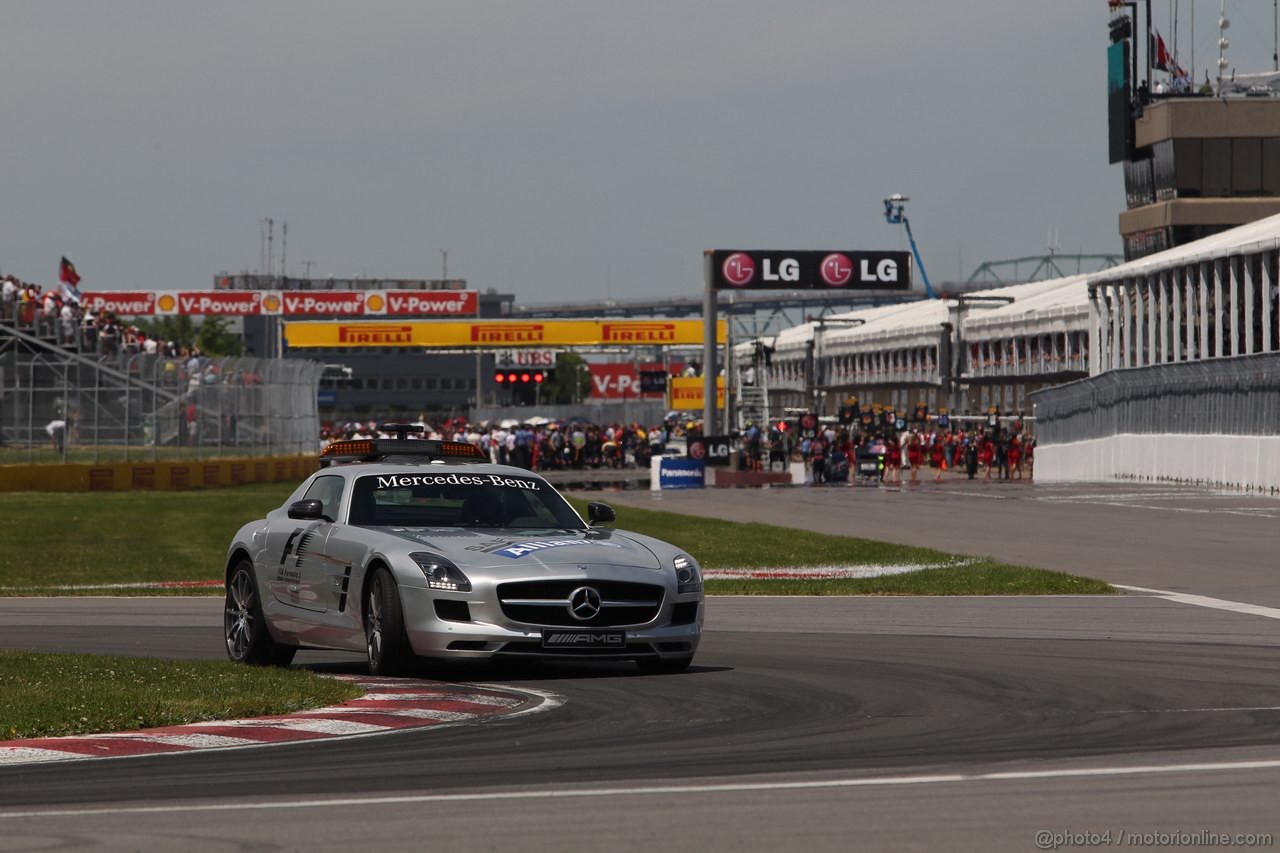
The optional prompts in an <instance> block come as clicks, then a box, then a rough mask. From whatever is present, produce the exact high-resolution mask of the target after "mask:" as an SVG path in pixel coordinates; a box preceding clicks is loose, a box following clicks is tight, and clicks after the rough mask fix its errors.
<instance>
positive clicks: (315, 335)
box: [284, 320, 726, 349]
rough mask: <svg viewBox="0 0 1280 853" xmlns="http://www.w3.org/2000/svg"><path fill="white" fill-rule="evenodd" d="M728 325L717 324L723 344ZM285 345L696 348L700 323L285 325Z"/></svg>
mask: <svg viewBox="0 0 1280 853" xmlns="http://www.w3.org/2000/svg"><path fill="white" fill-rule="evenodd" d="M725 334H726V325H725V321H724V320H721V321H719V322H718V323H717V324H716V341H717V343H724V340H725ZM284 337H285V342H286V343H288V345H289V346H290V347H291V348H297V349H303V348H307V347H324V348H334V347H481V348H501V349H507V348H511V347H539V348H546V347H560V346H563V347H573V346H601V345H610V346H628V345H632V346H696V345H700V344H701V343H702V321H701V320H538V321H526V320H425V321H405V322H396V321H393V320H366V321H362V322H351V323H341V322H339V323H321V322H307V321H299V322H292V323H290V322H286V323H285V324H284Z"/></svg>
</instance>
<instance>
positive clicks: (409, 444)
mask: <svg viewBox="0 0 1280 853" xmlns="http://www.w3.org/2000/svg"><path fill="white" fill-rule="evenodd" d="M389 426H391V425H389ZM394 426H396V427H400V426H405V427H408V425H407V424H404V425H401V424H395V425H394ZM415 429H416V431H418V432H421V430H422V428H421V427H417V428H409V429H406V430H404V432H402V433H401V435H400V436H398V437H396V438H357V439H347V440H343V441H334V442H331V443H330V444H328V445H326V446H325V448H324V449H323V450H321V451H320V466H321V467H322V468H324V467H328V466H329V465H332V464H334V463H344V464H350V463H353V462H366V463H367V462H385V461H399V462H431V461H434V460H437V459H438V460H441V461H461V460H470V461H474V462H487V461H488V460H489V457H488V456H486V455H485V454H484V451H482V450H481V449H480V448H478V447H476V446H475V445H474V444H468V443H467V442H465V441H441V440H439V439H414V438H407V437H404V436H406V435H407V434H408V433H410V432H413V431H415ZM392 457H394V460H392Z"/></svg>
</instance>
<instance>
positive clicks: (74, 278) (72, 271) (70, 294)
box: [58, 255, 81, 305]
mask: <svg viewBox="0 0 1280 853" xmlns="http://www.w3.org/2000/svg"><path fill="white" fill-rule="evenodd" d="M58 278H59V279H60V280H61V281H62V284H61V285H59V288H58V289H59V290H60V291H61V292H62V298H63V299H67V300H69V301H71V302H74V303H76V304H77V305H79V304H80V299H81V295H80V290H79V289H78V288H77V287H76V285H77V284H79V283H80V273H78V272H76V265H75V264H73V263H71V261H69V260H67V256H66V255H63V256H62V263H61V265H60V266H59V267H58Z"/></svg>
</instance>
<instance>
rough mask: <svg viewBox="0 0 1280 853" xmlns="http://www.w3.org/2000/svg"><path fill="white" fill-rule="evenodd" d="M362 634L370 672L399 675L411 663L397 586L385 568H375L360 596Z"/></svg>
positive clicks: (411, 657) (407, 668)
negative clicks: (361, 597)
mask: <svg viewBox="0 0 1280 853" xmlns="http://www.w3.org/2000/svg"><path fill="white" fill-rule="evenodd" d="M364 602H365V603H364V637H365V646H366V648H367V649H368V653H369V673H370V674H371V675H400V674H403V673H405V672H407V671H408V670H409V669H410V668H411V667H412V665H413V652H412V650H411V649H410V648H409V639H408V637H407V636H406V635H405V632H404V611H403V610H402V609H401V607H400V590H399V588H398V587H397V586H396V581H395V578H393V577H391V573H390V572H388V571H387V570H386V569H383V568H378V569H375V570H374V572H373V574H372V575H371V576H370V578H369V584H368V586H367V587H366V588H365V596H364Z"/></svg>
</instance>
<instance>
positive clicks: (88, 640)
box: [0, 484, 1280, 851]
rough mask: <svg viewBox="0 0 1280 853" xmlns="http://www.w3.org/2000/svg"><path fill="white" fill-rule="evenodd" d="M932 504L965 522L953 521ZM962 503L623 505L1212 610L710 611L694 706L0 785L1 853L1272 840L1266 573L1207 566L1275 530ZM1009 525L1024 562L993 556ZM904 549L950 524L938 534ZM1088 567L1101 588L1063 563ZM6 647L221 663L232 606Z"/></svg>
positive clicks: (1121, 510)
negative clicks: (1068, 572)
mask: <svg viewBox="0 0 1280 853" xmlns="http://www.w3.org/2000/svg"><path fill="white" fill-rule="evenodd" d="M944 488H945V489H948V490H952V491H961V492H965V496H966V497H967V499H951V500H944V495H943V490H944ZM968 488H970V487H969V486H968V485H967V484H960V485H945V486H944V487H940V488H938V489H936V490H934V491H932V492H928V491H925V490H924V489H923V488H917V489H916V490H914V491H903V492H901V493H885V494H881V493H880V490H861V489H848V490H845V493H844V495H845V496H847V497H848V499H849V500H852V501H855V502H857V507H856V509H857V511H856V512H853V511H851V510H850V508H849V507H847V506H845V505H843V503H842V502H841V501H839V500H836V498H837V497H841V495H839V494H838V493H837V490H834V489H831V490H828V489H786V490H781V489H780V490H771V493H764V492H758V491H757V492H751V491H747V490H742V491H715V492H706V493H700V494H698V495H690V496H687V497H686V496H685V495H672V494H668V495H664V496H663V497H662V499H661V500H660V501H655V500H654V499H653V498H651V497H650V496H649V495H648V494H645V493H621V494H610V495H609V496H608V497H607V498H606V499H607V500H609V501H610V502H612V503H614V504H615V505H616V506H618V507H619V510H620V513H619V514H620V522H621V523H622V524H625V506H628V505H631V504H633V503H634V504H635V505H637V506H657V507H660V508H662V509H667V510H673V511H683V512H691V513H693V512H697V513H702V514H708V515H723V516H725V517H731V518H736V519H738V520H754V517H755V516H756V515H757V514H758V515H761V516H766V517H767V518H768V520H770V521H773V522H775V523H776V522H780V521H786V522H788V523H793V524H796V526H803V527H807V528H809V529H821V528H841V530H840V531H839V532H847V533H853V534H856V535H873V536H877V537H878V538H885V539H891V540H897V541H907V542H912V543H913V544H929V545H940V546H941V547H947V548H949V549H951V550H957V551H965V552H970V553H991V554H994V555H996V556H1000V557H1003V558H1006V559H1015V557H1014V556H1012V555H1013V554H1014V553H1023V554H1025V556H1022V557H1020V558H1017V559H1019V560H1020V561H1021V562H1027V563H1031V564H1034V565H1047V566H1048V567H1052V568H1070V569H1072V570H1074V571H1078V572H1081V573H1085V574H1092V575H1095V576H1100V577H1103V578H1106V579H1108V580H1114V581H1117V582H1122V583H1131V584H1134V585H1137V586H1144V587H1151V588H1153V589H1159V590H1178V591H1185V592H1189V593H1195V594H1197V595H1201V596H1216V597H1218V598H1219V599H1221V602H1220V603H1219V604H1214V603H1213V602H1212V601H1210V602H1208V603H1209V604H1211V605H1212V606H1198V605H1196V604H1193V603H1185V602H1186V601H1191V600H1192V599H1174V598H1170V597H1167V596H1164V595H1157V594H1148V593H1129V594H1124V595H1118V596H1106V597H1093V596H1063V597H1045V598H1037V597H1016V598H991V599H968V598H928V599H899V598H852V599H850V598H833V599H804V598H800V599H779V598H740V597H729V598H716V599H712V600H711V602H710V603H709V605H708V616H707V633H706V636H705V638H704V641H703V646H702V648H701V650H700V652H699V655H698V659H697V661H696V664H695V667H694V668H693V670H691V671H690V672H688V673H685V674H681V675H675V676H638V675H636V674H634V670H633V669H632V668H630V667H627V666H596V665H589V664H582V665H575V666H554V667H540V668H535V669H524V668H519V669H517V668H501V669H496V670H495V669H491V668H480V669H468V670H460V671H458V672H456V673H454V676H455V677H457V678H460V679H466V680H485V681H499V680H504V679H506V680H511V681H514V682H518V683H520V684H523V685H526V686H534V687H537V688H538V689H541V690H549V691H552V692H555V693H557V694H559V695H560V696H562V697H564V699H565V704H564V706H563V707H561V708H559V709H556V710H554V711H551V712H548V713H544V714H540V715H536V716H533V717H529V718H524V719H514V720H507V721H503V720H494V721H492V722H486V723H483V724H480V725H475V726H470V727H463V728H457V729H450V730H447V731H438V732H426V733H405V734H394V735H387V736H380V737H376V738H366V739H359V740H348V741H337V742H329V743H324V744H315V745H307V744H298V745H290V746H283V747H279V748H272V749H259V750H252V751H247V752H236V751H227V752H212V753H202V754H191V755H183V756H163V757H155V758H138V759H123V760H101V761H88V762H77V763H74V764H60V765H42V766H28V767H11V768H0V850H18V849H52V848H57V849H70V850H75V849H89V848H91V847H96V848H106V849H143V850H164V849H193V850H206V849H207V850H221V849H248V848H252V849H304V848H305V849H340V848H341V849H345V848H349V847H351V846H355V845H360V846H368V847H373V846H376V847H377V848H378V849H380V850H424V849H431V850H435V849H438V850H507V849H520V850H534V851H564V850H566V849H568V850H611V851H612V850H641V849H644V850H653V849H655V848H657V849H666V850H690V851H692V850H726V849H735V850H737V849H741V850H793V849H811V850H849V849H895V850H910V849H920V850H925V849H932V850H936V849H948V850H1034V849H1037V845H1036V842H1035V833H1036V832H1037V831H1041V830H1043V831H1046V832H1049V833H1050V837H1049V839H1050V842H1052V841H1053V837H1052V834H1053V833H1058V834H1059V835H1060V836H1062V835H1063V834H1064V833H1084V834H1087V833H1096V834H1098V835H1101V833H1103V832H1105V831H1108V830H1110V831H1112V832H1117V831H1119V832H1125V833H1136V834H1137V835H1138V838H1137V840H1138V841H1141V840H1142V838H1141V836H1142V834H1143V833H1150V832H1156V831H1163V832H1185V833H1195V832H1201V833H1204V832H1213V833H1224V834H1231V835H1234V834H1236V833H1267V832H1270V833H1273V834H1275V833H1278V832H1280V818H1278V817H1277V814H1276V810H1275V808H1274V799H1275V797H1274V792H1275V791H1276V790H1277V789H1278V783H1280V654H1278V652H1280V618H1274V617H1273V616H1272V615H1271V613H1272V611H1271V610H1269V609H1268V608H1271V607H1274V605H1275V604H1277V603H1278V602H1280V600H1278V599H1277V598H1276V597H1275V590H1274V589H1271V588H1270V585H1269V580H1270V579H1271V578H1273V577H1274V573H1275V571H1276V569H1275V568H1274V567H1273V566H1272V565H1271V563H1267V564H1265V565H1263V564H1261V563H1259V562H1256V561H1255V562H1254V563H1253V564H1252V566H1251V567H1244V566H1237V567H1233V568H1232V569H1231V570H1230V571H1224V572H1214V571H1211V570H1209V571H1206V570H1204V567H1201V570H1200V571H1199V572H1197V570H1196V566H1195V562H1196V556H1197V555H1198V554H1201V553H1203V550H1202V549H1203V548H1204V547H1205V546H1204V545H1202V544H1200V543H1201V542H1202V540H1203V539H1204V538H1205V537H1211V536H1222V535H1224V534H1229V535H1231V536H1234V537H1235V538H1236V539H1237V540H1238V541H1236V542H1235V544H1230V545H1229V546H1227V547H1226V550H1227V551H1232V552H1234V553H1238V554H1240V555H1241V557H1242V561H1243V560H1245V559H1252V558H1255V557H1257V556H1258V552H1260V550H1261V549H1262V545H1261V544H1250V543H1255V541H1256V543H1261V542H1263V541H1265V540H1266V539H1268V538H1270V540H1271V542H1273V543H1274V542H1276V541H1277V540H1280V535H1278V534H1280V521H1277V518H1280V501H1274V500H1271V499H1261V498H1255V497H1249V496H1232V495H1219V494H1216V493H1208V492H1203V491H1199V492H1198V491H1196V490H1187V491H1184V492H1181V493H1180V494H1168V493H1171V492H1174V491H1175V490H1172V489H1165V488H1156V487H1150V488H1134V487H1132V486H1131V485H1126V484H1120V485H1117V486H1099V487H1087V488H1083V487H1076V490H1075V491H1072V490H1071V489H1069V488H1067V487H1062V488H1056V487H1039V486H1033V487H1026V486H1020V485H1014V486H1008V485H1006V484H998V485H996V484H993V485H992V486H990V487H986V488H987V489H988V490H989V492H990V493H991V494H992V496H989V497H978V496H975V495H973V494H968V492H967V489H968ZM977 488H983V487H977ZM997 490H999V495H1000V496H995V495H996V493H997ZM873 491H874V494H873ZM1006 495H1007V496H1006ZM1098 495H1101V497H1097V496H1098ZM596 496H598V495H596ZM753 499H754V500H753ZM935 504H936V506H935ZM997 504H998V505H999V506H1000V507H1001V510H1000V511H1001V512H1002V513H1003V514H1004V516H1005V518H1006V519H1007V522H1006V525H1007V528H1008V529H1009V530H1012V531H1015V532H1016V533H1017V534H1018V535H1017V536H1013V537H1009V536H1006V537H1004V538H1003V539H1002V538H1001V537H999V536H995V537H986V536H978V535H975V534H974V532H975V531H979V532H982V531H986V530H987V529H988V523H989V522H990V521H991V520H992V519H991V515H992V513H993V510H992V509H991V507H992V506H993V505H997ZM1152 507H1154V508H1152ZM801 514H803V516H804V517H803V518H798V516H799V515H801ZM851 517H854V518H856V522H853V523H852V527H854V528H855V529H848V528H849V527H850V526H851V522H850V518H851ZM1167 517H1172V518H1176V519H1178V520H1177V521H1176V522H1170V521H1166V520H1165V519H1166V518H1167ZM906 518H910V519H914V520H923V521H924V522H926V523H927V522H928V521H929V520H930V519H934V520H936V522H937V524H936V525H935V526H934V528H932V529H931V530H930V532H928V533H923V534H922V533H918V532H917V531H915V529H914V527H913V526H912V525H904V519H906ZM1062 524H1067V525H1073V524H1083V525H1085V526H1086V527H1088V526H1089V525H1092V526H1093V528H1094V532H1093V535H1092V536H1091V537H1087V536H1083V535H1081V534H1080V533H1079V532H1078V531H1077V532H1076V533H1075V534H1074V535H1073V534H1071V533H1070V532H1062V531H1060V530H1059V526H1060V525H1062ZM863 525H865V526H866V527H868V528H877V527H879V526H881V525H884V526H885V527H886V528H887V529H883V530H879V529H861V527H862V526H863ZM926 526H927V525H926ZM904 527H905V528H908V529H903V528H904ZM1126 528H1127V529H1128V530H1129V534H1130V535H1129V536H1127V537H1123V536H1121V535H1120V531H1123V530H1125V529H1126ZM1149 529H1150V530H1153V532H1152V533H1151V534H1146V533H1144V532H1143V531H1144V530H1149ZM966 531H968V532H967V533H966ZM1108 531H1111V532H1108ZM1267 531H1270V533H1269V534H1268V533H1267ZM832 532H837V531H835V530H832ZM935 537H936V538H938V539H940V540H946V542H948V543H949V544H944V543H943V542H941V541H931V540H932V538H935ZM966 537H968V538H966ZM1180 546H1181V547H1180ZM1001 549H1008V550H1001ZM1072 554H1075V555H1077V556H1081V555H1086V556H1091V557H1092V558H1093V559H1092V561H1091V562H1090V564H1089V565H1087V566H1081V565H1076V566H1069V565H1063V564H1059V563H1057V562H1055V561H1062V562H1063V563H1069V562H1070V560H1071V559H1072ZM1107 555H1110V556H1107ZM1272 560H1273V561H1274V558H1272ZM1255 593H1256V594H1255ZM1224 603H1225V604H1227V605H1230V604H1232V603H1244V604H1253V605H1261V606H1260V607H1256V608H1254V609H1253V610H1252V611H1248V612H1242V611H1241V610H1239V609H1230V608H1228V609H1223V607H1222V606H1221V605H1222V604H1224ZM1274 615H1275V616H1280V611H1276V612H1275V614H1274ZM0 646H3V647H8V648H31V649H42V650H72V649H74V650H78V651H103V652H116V653H126V654H157V655H167V656H183V657H208V658H216V657H220V656H221V654H222V651H221V646H220V602H218V601H216V600H210V599H194V598H178V599H150V600H144V599H102V598H96V599H6V600H0ZM299 659H300V661H302V662H303V663H309V664H310V665H314V666H316V667H318V668H321V669H330V670H333V669H337V670H351V669H353V668H355V669H358V667H359V662H358V661H356V660H353V659H351V658H343V657H342V656H337V655H319V654H314V653H305V654H303V655H300V656H299ZM1065 841H1066V838H1065V837H1063V842H1064V843H1063V844H1062V845H1061V846H1063V847H1065V846H1067V845H1066V844H1065ZM1074 846H1080V845H1079V844H1076V845H1074ZM1130 846H1135V845H1130ZM1183 846H1187V845H1183Z"/></svg>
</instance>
